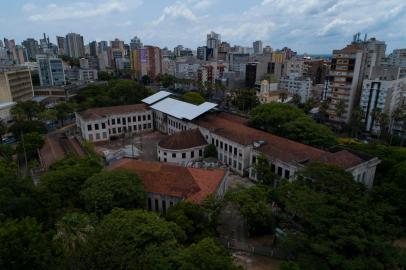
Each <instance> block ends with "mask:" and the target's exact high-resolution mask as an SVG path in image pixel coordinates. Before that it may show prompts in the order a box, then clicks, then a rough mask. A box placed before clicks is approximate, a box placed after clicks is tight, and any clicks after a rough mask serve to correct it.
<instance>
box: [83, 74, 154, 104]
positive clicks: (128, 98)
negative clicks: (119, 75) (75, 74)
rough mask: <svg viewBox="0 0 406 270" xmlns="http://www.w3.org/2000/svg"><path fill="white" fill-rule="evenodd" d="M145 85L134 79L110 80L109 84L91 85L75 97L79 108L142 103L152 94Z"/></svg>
mask: <svg viewBox="0 0 406 270" xmlns="http://www.w3.org/2000/svg"><path fill="white" fill-rule="evenodd" d="M150 94H151V93H150V91H149V90H148V89H147V88H146V87H144V86H143V85H141V84H139V83H137V82H135V81H132V80H110V81H109V82H108V85H107V86H104V85H89V86H87V87H86V88H84V89H83V90H81V91H80V93H79V95H78V96H76V97H75V100H76V102H77V103H78V105H79V109H87V108H92V107H106V106H116V105H125V104H135V103H140V102H141V100H142V99H144V98H145V97H147V96H148V95H150Z"/></svg>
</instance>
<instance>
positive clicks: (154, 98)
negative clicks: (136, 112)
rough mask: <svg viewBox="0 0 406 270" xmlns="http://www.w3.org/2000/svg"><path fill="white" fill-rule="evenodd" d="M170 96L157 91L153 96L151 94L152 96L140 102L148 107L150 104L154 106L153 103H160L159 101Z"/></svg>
mask: <svg viewBox="0 0 406 270" xmlns="http://www.w3.org/2000/svg"><path fill="white" fill-rule="evenodd" d="M170 95H171V93H170V92H167V91H159V92H158V93H155V94H153V95H152V96H149V97H147V98H144V99H143V100H142V102H144V103H146V104H148V105H151V104H154V103H155V102H157V101H160V100H161V99H163V98H166V97H168V96H170Z"/></svg>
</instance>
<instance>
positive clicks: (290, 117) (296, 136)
mask: <svg viewBox="0 0 406 270" xmlns="http://www.w3.org/2000/svg"><path fill="white" fill-rule="evenodd" d="M251 123H252V125H253V126H254V127H256V128H259V129H263V130H266V131H268V132H271V133H273V134H275V135H279V136H283V137H286V138H289V139H291V140H295V141H298V142H301V143H304V144H308V145H313V146H316V147H330V146H333V145H336V144H337V141H336V138H335V135H334V133H333V132H332V131H331V130H330V129H329V128H328V127H327V126H324V125H322V124H318V123H316V122H315V121H314V120H313V119H312V118H310V117H309V116H307V115H306V114H305V113H304V112H303V111H302V110H300V109H299V108H297V107H294V106H292V105H289V104H282V103H269V104H262V105H259V106H257V107H256V108H254V109H253V110H252V112H251Z"/></svg>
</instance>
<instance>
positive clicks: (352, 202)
mask: <svg viewBox="0 0 406 270" xmlns="http://www.w3.org/2000/svg"><path fill="white" fill-rule="evenodd" d="M302 176H303V177H302V178H303V180H298V181H295V182H292V183H285V184H283V185H282V186H281V187H279V188H278V189H277V201H278V203H279V205H280V206H281V207H282V208H283V210H284V212H285V215H284V216H283V222H282V223H283V224H285V225H284V229H285V232H287V236H286V237H285V238H284V245H285V247H287V249H288V250H289V251H290V252H292V253H293V254H294V255H295V257H296V259H297V262H298V263H299V265H300V269H365V270H366V269H384V268H385V267H390V266H394V265H396V263H397V262H398V260H399V258H400V257H399V251H398V250H396V249H395V248H394V247H393V245H392V240H393V238H394V237H396V235H397V232H399V228H398V219H397V218H396V217H395V216H394V215H393V211H392V209H391V208H388V206H387V205H386V204H382V203H377V202H374V201H373V200H371V197H370V196H369V195H368V194H367V193H366V192H365V188H364V187H363V186H362V185H361V184H359V183H356V182H355V181H354V180H353V179H352V176H351V175H350V174H349V173H347V172H345V171H343V170H342V169H340V168H337V167H334V166H329V165H322V164H317V163H316V164H312V165H310V166H309V167H307V168H306V169H305V170H304V172H303V174H302Z"/></svg>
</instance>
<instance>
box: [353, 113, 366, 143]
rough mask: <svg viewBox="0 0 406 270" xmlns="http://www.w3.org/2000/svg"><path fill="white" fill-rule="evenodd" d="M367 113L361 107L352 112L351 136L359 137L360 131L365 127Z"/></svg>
mask: <svg viewBox="0 0 406 270" xmlns="http://www.w3.org/2000/svg"><path fill="white" fill-rule="evenodd" d="M364 117H365V112H364V110H363V109H362V108H361V107H357V108H355V109H354V110H353V111H352V115H351V136H354V137H358V134H359V131H360V129H361V127H362V125H363V122H364Z"/></svg>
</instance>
